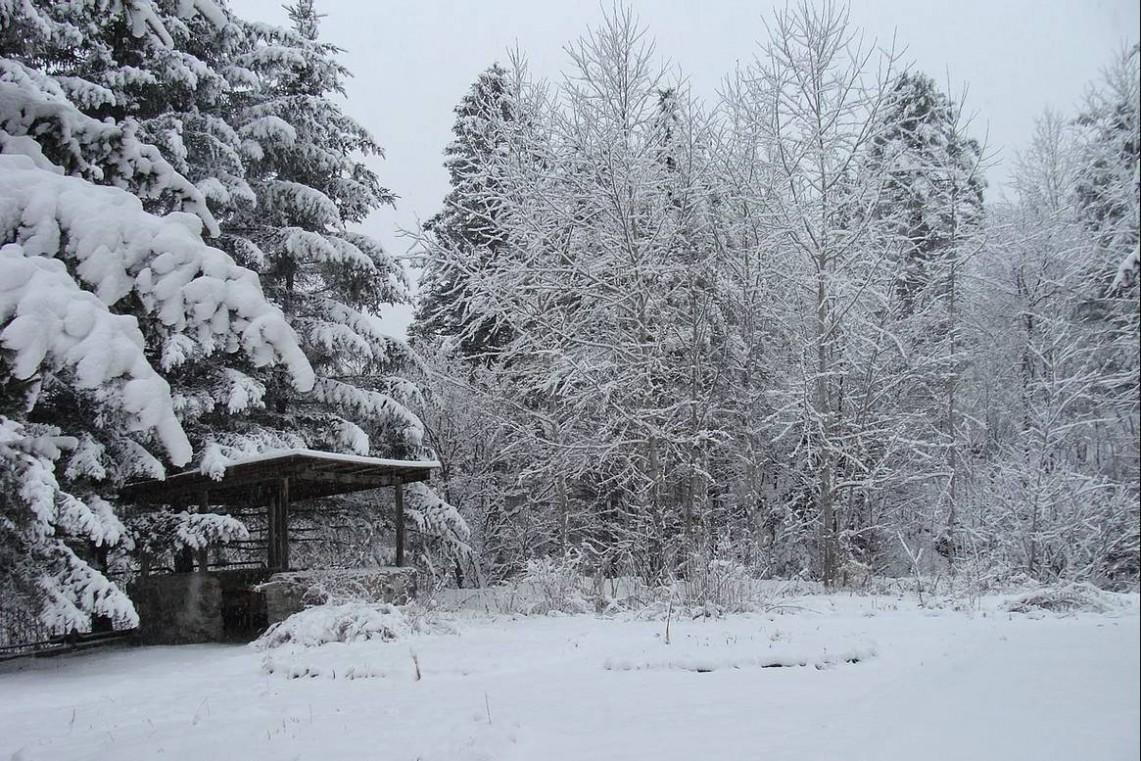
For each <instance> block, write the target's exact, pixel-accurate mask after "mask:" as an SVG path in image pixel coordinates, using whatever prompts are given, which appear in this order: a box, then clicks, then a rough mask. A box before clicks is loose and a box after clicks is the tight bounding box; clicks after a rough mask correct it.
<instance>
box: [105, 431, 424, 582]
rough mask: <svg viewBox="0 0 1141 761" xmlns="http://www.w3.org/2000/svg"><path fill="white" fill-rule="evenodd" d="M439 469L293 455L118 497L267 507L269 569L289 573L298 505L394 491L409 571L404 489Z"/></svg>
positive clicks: (191, 475)
mask: <svg viewBox="0 0 1141 761" xmlns="http://www.w3.org/2000/svg"><path fill="white" fill-rule="evenodd" d="M438 467H440V463H438V462H435V461H430V460H386V459H381V458H379V457H361V456H357V455H346V454H336V453H333V452H320V451H316V450H312V449H289V450H280V451H275V452H266V453H263V454H259V455H255V456H252V457H248V458H245V459H242V460H237V461H235V462H232V463H230V465H228V466H227V467H226V470H225V472H224V473H223V475H222V477H221V478H220V479H214V478H211V477H210V476H209V475H207V474H205V473H202V472H201V471H198V470H193V471H187V472H185V473H178V474H176V475H172V476H168V477H167V478H165V479H154V480H150V481H136V482H134V483H130V484H127V485H126V486H125V487H123V489H122V490H121V491H120V492H119V498H120V499H121V500H122V501H124V502H129V503H134V504H144V505H154V506H161V505H170V506H198V507H199V508H200V509H201V510H202V511H203V512H209V511H210V509H211V508H212V507H214V506H220V507H223V508H230V507H243V508H244V507H249V506H251V505H265V507H266V525H267V527H268V532H267V533H268V557H267V558H266V567H267V568H269V569H271V570H275V571H285V570H289V512H290V510H289V508H290V505H291V504H292V503H293V502H297V501H300V500H305V499H314V498H318V497H330V496H334V495H337V494H348V493H350V492H358V491H365V490H368V489H379V488H382V487H389V486H390V487H393V489H394V490H395V503H396V515H395V516H394V523H395V527H396V565H397V566H402V565H404V484H406V483H412V482H416V481H426V480H428V477H429V476H430V475H431V472H432V470H434V469H435V468H438Z"/></svg>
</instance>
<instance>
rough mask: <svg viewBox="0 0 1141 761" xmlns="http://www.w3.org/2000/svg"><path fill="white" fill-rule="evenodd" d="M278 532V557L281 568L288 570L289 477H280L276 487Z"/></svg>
mask: <svg viewBox="0 0 1141 761" xmlns="http://www.w3.org/2000/svg"><path fill="white" fill-rule="evenodd" d="M278 494H279V496H278V501H277V505H278V521H279V526H278V533H279V535H280V540H281V548H280V549H279V550H278V557H279V559H280V560H281V570H283V571H288V570H289V479H288V478H283V479H281V486H280V487H279V489H278Z"/></svg>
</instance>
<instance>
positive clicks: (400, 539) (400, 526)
mask: <svg viewBox="0 0 1141 761" xmlns="http://www.w3.org/2000/svg"><path fill="white" fill-rule="evenodd" d="M395 488H396V491H395V497H396V518H395V521H396V567H397V568H400V567H402V566H403V565H404V484H402V483H397V484H396V487H395Z"/></svg>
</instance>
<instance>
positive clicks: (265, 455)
mask: <svg viewBox="0 0 1141 761" xmlns="http://www.w3.org/2000/svg"><path fill="white" fill-rule="evenodd" d="M296 456H301V457H315V458H317V459H321V460H336V461H337V462H345V463H352V464H356V465H385V466H390V467H397V468H438V467H440V463H439V462H438V461H436V460H392V459H387V458H384V457H365V456H364V455H355V454H339V453H337V452H322V451H320V450H317V449H271V450H267V451H264V452H259V453H258V454H255V455H249V456H247V457H239V458H237V459H234V460H231V461H230V463H229V465H230V467H233V466H234V465H246V464H248V463H251V462H264V461H265V460H276V459H279V458H282V457H296Z"/></svg>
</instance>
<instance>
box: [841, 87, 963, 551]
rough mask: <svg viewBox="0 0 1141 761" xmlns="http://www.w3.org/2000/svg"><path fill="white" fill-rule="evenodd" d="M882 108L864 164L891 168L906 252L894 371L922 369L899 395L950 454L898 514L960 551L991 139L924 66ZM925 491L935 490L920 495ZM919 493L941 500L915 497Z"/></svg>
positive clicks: (917, 535)
mask: <svg viewBox="0 0 1141 761" xmlns="http://www.w3.org/2000/svg"><path fill="white" fill-rule="evenodd" d="M880 118H881V120H882V123H883V129H882V130H879V131H878V132H877V134H876V137H875V139H874V140H873V142H872V146H871V150H870V157H869V166H868V167H867V168H866V169H865V170H864V171H869V170H870V171H875V172H881V173H885V174H886V178H885V186H884V190H883V193H882V195H881V198H880V203H879V205H878V208H877V209H876V210H875V213H876V215H877V216H878V217H879V218H880V219H881V220H882V221H883V222H884V223H885V224H884V226H883V229H882V230H881V233H882V234H883V235H884V236H886V240H887V241H888V242H889V243H888V244H889V245H890V247H891V250H893V251H897V252H898V256H899V257H900V260H899V261H898V263H897V264H896V267H895V269H896V273H895V278H896V294H895V298H894V299H893V301H894V302H895V303H894V310H893V314H892V316H891V325H890V326H889V328H888V329H889V330H890V331H891V333H892V334H893V335H895V336H896V337H897V339H898V340H899V341H900V342H902V344H903V349H904V350H903V351H902V352H900V353H898V354H894V353H893V355H892V356H893V358H894V359H895V360H897V361H898V362H899V363H900V366H899V367H897V368H896V369H895V370H894V371H892V374H894V375H899V376H904V375H907V374H911V375H912V376H913V377H914V382H912V383H909V384H907V385H906V386H903V387H901V388H900V391H901V392H902V393H901V395H900V396H899V397H898V398H896V399H895V400H894V403H895V404H896V405H899V406H900V408H901V409H900V412H901V413H905V414H909V413H920V414H921V415H922V417H923V419H924V421H925V422H926V423H927V424H928V425H926V426H924V427H923V428H921V429H919V430H917V431H915V433H914V436H915V438H916V439H919V438H921V437H922V436H924V435H926V436H927V437H928V441H927V442H925V444H926V446H927V447H928V448H931V449H933V450H934V449H941V450H943V451H944V452H945V459H946V475H945V476H944V477H938V478H935V479H930V478H929V475H930V470H931V469H930V465H929V464H928V463H926V462H923V461H920V462H919V463H918V464H919V465H920V472H919V473H916V474H915V476H916V479H917V480H916V481H915V482H914V483H908V484H907V485H906V487H905V492H904V493H903V494H901V495H900V496H901V497H902V499H901V500H900V503H899V504H900V505H901V506H903V507H905V509H907V512H908V513H911V514H910V515H897V516H895V518H896V519H897V521H898V522H899V523H901V524H905V525H898V526H897V528H898V530H902V531H903V532H904V533H905V535H907V536H908V537H909V538H910V540H911V541H912V542H917V543H918V544H919V546H925V545H926V546H931V544H932V540H933V544H934V546H933V548H934V549H936V550H937V551H938V552H940V553H941V554H942V555H943V556H944V557H946V558H947V559H948V560H951V559H953V557H954V548H955V538H954V534H955V531H956V523H957V520H958V517H957V503H958V491H959V485H960V484H959V482H960V480H961V477H962V471H963V470H964V468H963V467H961V466H960V462H959V460H960V458H961V456H962V453H963V450H964V448H965V447H964V443H965V434H964V431H963V430H962V425H963V421H964V416H963V410H962V400H961V399H960V385H961V380H960V378H961V376H962V374H963V372H964V361H965V358H966V357H968V356H970V355H971V354H972V353H973V351H971V350H970V349H971V347H969V346H968V343H967V341H968V340H969V338H970V337H971V336H970V335H969V334H968V333H967V332H966V331H964V329H963V325H962V322H963V320H962V302H963V278H964V272H966V271H967V268H968V267H969V266H970V265H971V261H970V260H971V258H972V256H973V255H975V254H977V252H978V251H979V249H980V247H981V245H982V232H983V188H984V186H985V181H984V178H983V170H982V149H981V147H980V146H979V144H978V142H977V141H975V140H973V139H971V138H970V137H968V136H967V135H966V125H965V119H964V116H963V107H962V104H961V103H954V102H952V101H951V100H950V99H949V98H948V97H947V96H946V95H945V94H943V93H942V92H941V91H940V90H939V89H938V87H937V86H936V85H935V82H934V81H933V80H931V79H930V78H929V77H927V76H925V75H923V74H919V73H910V72H909V73H906V74H903V75H902V76H900V78H899V79H898V81H897V82H896V84H895V87H894V88H893V90H892V92H891V94H890V96H889V98H888V102H887V104H886V108H885V109H884V110H883V113H882V115H881V117H880ZM919 494H924V495H925V496H924V497H923V498H922V499H920V500H917V499H916V497H917V496H918V495H919ZM917 501H918V502H921V503H923V504H926V505H930V506H931V508H934V509H935V510H934V511H923V510H914V509H913V508H908V507H906V506H908V505H914V504H915V503H916V502H917ZM935 511H937V512H935ZM925 513H926V514H925ZM869 517H872V516H869ZM872 518H873V520H872V521H869V523H872V522H874V517H872Z"/></svg>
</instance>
